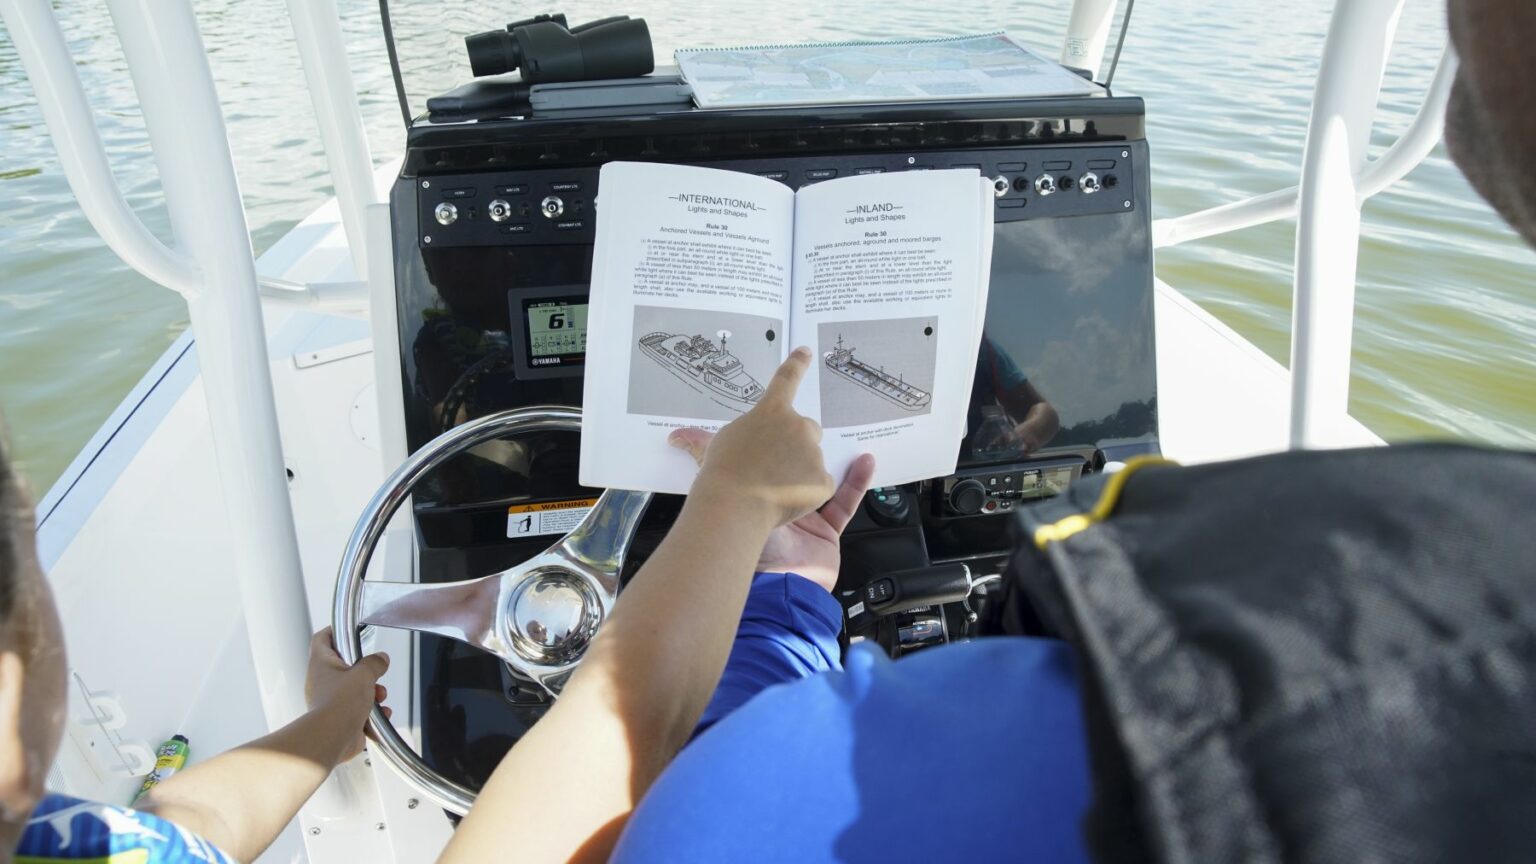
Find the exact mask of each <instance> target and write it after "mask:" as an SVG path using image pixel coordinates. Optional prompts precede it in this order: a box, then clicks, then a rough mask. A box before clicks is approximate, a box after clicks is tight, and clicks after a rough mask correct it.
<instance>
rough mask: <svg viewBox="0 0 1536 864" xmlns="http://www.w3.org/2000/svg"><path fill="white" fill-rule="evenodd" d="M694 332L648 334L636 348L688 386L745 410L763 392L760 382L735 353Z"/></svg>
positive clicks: (733, 407) (737, 408) (734, 407)
mask: <svg viewBox="0 0 1536 864" xmlns="http://www.w3.org/2000/svg"><path fill="white" fill-rule="evenodd" d="M721 342H722V344H721V345H716V344H715V343H714V342H712V341H710V340H709V339H707V338H705V337H703V336H700V335H698V334H693V335H688V336H685V335H682V334H678V333H663V332H660V331H658V332H655V333H649V334H647V335H645V336H643V337H641V339H640V350H641V351H643V352H645V356H647V357H649V358H651V359H652V360H655V361H656V362H657V363H659V364H660V365H661V368H663V369H665V370H667V371H668V372H670V373H672V375H673V376H674V377H676V378H678V379H679V380H681V381H682V382H683V383H685V384H687V385H688V386H690V387H692V388H693V389H695V390H698V391H699V392H701V393H704V394H706V395H708V396H711V397H713V398H714V399H715V401H716V402H719V403H721V404H723V405H725V406H726V407H727V408H731V409H733V410H736V411H746V410H748V409H750V408H751V407H752V406H753V405H756V404H757V400H758V399H759V398H760V397H761V396H762V395H763V385H761V384H759V383H757V379H756V378H753V377H752V376H751V375H749V374H748V373H747V370H746V369H744V368H742V365H741V361H740V360H738V359H736V355H734V354H732V353H731V352H729V351H727V350H725V346H724V344H723V343H724V340H721Z"/></svg>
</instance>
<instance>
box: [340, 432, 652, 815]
mask: <svg viewBox="0 0 1536 864" xmlns="http://www.w3.org/2000/svg"><path fill="white" fill-rule="evenodd" d="M547 431H567V432H579V431H581V412H580V411H579V410H577V409H575V408H565V407H561V406H555V405H540V406H534V407H530V408H519V409H516V410H512V411H503V412H501V413H498V414H491V415H489V416H486V417H481V418H479V419H477V420H472V421H470V422H468V423H465V424H463V425H461V426H456V427H454V428H453V429H450V430H448V431H447V432H444V433H443V434H442V435H439V436H438V437H436V438H434V439H432V440H431V441H430V442H428V443H427V445H426V446H425V447H422V448H421V449H420V450H418V451H416V452H415V453H414V454H412V455H411V457H410V458H408V459H406V460H405V462H404V464H402V465H401V466H400V467H399V468H398V469H396V470H395V473H394V474H391V475H390V477H389V479H388V480H385V481H384V485H383V486H381V487H379V491H378V492H376V493H374V495H373V498H372V499H371V500H370V501H369V502H368V506H367V507H364V508H363V513H362V515H361V516H360V517H358V520H357V527H355V528H353V529H352V536H351V537H350V538H348V539H347V547H346V551H345V552H344V553H343V554H342V556H341V568H340V571H339V572H338V573H337V575H336V598H335V602H334V603H333V609H332V613H331V623H332V625H333V627H334V629H335V634H336V651H337V653H338V654H340V655H341V659H342V660H344V661H346V662H347V663H349V664H350V663H356V662H357V661H358V659H359V658H361V657H362V654H363V646H362V637H361V635H360V633H359V629H360V628H361V627H362V625H365V624H370V625H374V626H377V627H397V628H401V629H405V630H416V631H419V632H422V633H433V634H436V635H438V636H448V637H451V638H453V639H457V640H459V641H461V642H465V643H467V644H469V645H473V646H475V647H476V648H479V649H481V650H482V651H486V652H488V653H490V654H493V655H495V656H496V657H499V658H500V659H501V660H503V661H504V662H505V663H506V664H507V665H508V666H509V667H511V669H512V671H513V672H514V673H515V674H517V675H518V676H520V677H522V678H524V679H527V680H530V681H533V682H535V683H537V684H538V685H539V686H541V687H543V688H544V689H545V690H547V691H548V692H549V693H550V695H551V696H558V695H559V691H560V688H561V687H562V686H563V685H564V683H565V681H566V679H567V678H569V677H570V673H571V672H573V671H574V670H575V668H576V666H577V664H579V663H580V662H581V658H582V656H583V654H585V652H586V650H587V646H588V645H589V644H590V643H591V641H592V637H593V636H594V635H596V633H597V630H598V628H599V627H600V626H602V623H603V620H604V619H605V618H606V617H607V616H608V613H609V611H610V610H611V609H612V608H613V602H614V600H615V598H617V596H618V593H619V571H620V570H621V569H622V568H623V566H624V555H625V553H626V552H627V551H628V550H629V544H630V541H631V540H633V539H634V536H635V529H636V528H637V527H638V526H639V524H640V517H641V516H642V515H643V514H644V513H645V508H646V505H647V504H649V503H650V500H651V493H649V492H625V491H619V490H613V489H610V490H608V491H606V492H604V493H603V494H602V497H600V498H598V499H597V504H596V506H594V507H593V508H592V510H591V511H590V512H588V513H587V515H586V518H584V519H582V520H581V523H580V524H578V525H577V526H576V527H575V528H573V529H571V532H570V533H569V534H566V535H565V536H564V537H562V538H560V540H559V541H558V542H556V543H555V544H554V545H553V546H550V547H549V548H548V549H545V550H544V551H543V552H541V553H539V554H538V555H535V556H533V557H532V558H530V559H528V560H527V561H524V562H523V563H521V564H518V565H516V566H514V567H510V568H508V569H506V570H503V571H501V572H500V573H492V574H490V575H489V576H482V577H480V578H479V579H470V580H468V581H464V582H444V583H416V582H375V581H370V580H366V579H364V578H363V577H364V575H365V574H366V573H367V572H368V562H369V560H370V559H371V558H372V557H373V550H374V547H376V546H377V545H378V542H379V538H380V537H381V536H383V534H384V529H385V527H386V526H388V525H389V521H390V519H391V517H393V516H394V515H395V511H396V510H398V509H399V508H400V505H401V503H402V502H404V501H405V500H406V498H407V497H408V496H409V495H410V494H411V490H412V489H414V488H415V487H416V484H417V483H418V482H420V481H421V479H422V478H423V477H425V476H426V475H427V474H428V473H429V472H430V471H432V470H433V469H435V468H437V467H438V466H440V465H442V464H443V463H444V462H447V461H448V460H449V459H452V458H453V457H454V456H457V455H458V454H460V453H462V452H464V451H465V450H467V449H469V448H470V447H474V446H475V445H477V444H483V443H485V442H487V441H492V440H495V439H498V438H502V437H505V436H510V435H514V434H521V433H528V432H547ZM368 728H369V730H370V731H372V732H373V737H374V739H375V741H376V744H375V747H374V749H375V750H376V751H377V752H378V753H380V754H381V755H383V757H384V760H385V761H386V762H388V763H389V765H390V767H392V768H394V769H395V770H396V771H398V772H399V773H400V775H401V776H402V777H403V778H405V781H406V782H407V783H410V784H411V785H412V786H414V787H415V788H416V789H418V790H420V791H421V793H422V794H424V795H426V796H427V797H429V798H431V799H432V800H433V801H436V802H437V803H438V804H440V805H442V806H443V807H444V808H446V809H448V810H451V811H453V812H455V813H458V814H459V815H461V816H462V815H464V814H465V813H468V812H469V808H470V806H471V805H473V804H474V803H475V793H474V792H473V791H472V790H470V789H468V788H467V787H465V786H463V785H462V784H460V783H456V782H454V781H453V780H450V779H448V778H447V777H444V776H443V775H441V774H440V773H438V772H437V771H435V770H433V769H432V768H431V767H429V766H428V765H427V764H426V763H425V762H424V761H423V760H422V758H421V757H420V756H419V755H417V754H416V752H415V751H413V750H412V749H411V748H410V746H409V745H408V744H406V743H405V740H404V739H403V738H401V737H400V733H398V732H396V731H395V727H394V726H393V725H391V724H390V722H389V721H388V720H386V719H385V718H384V712H383V711H382V710H381V709H380V708H379V707H378V706H374V708H373V711H372V713H370V714H369V715H368Z"/></svg>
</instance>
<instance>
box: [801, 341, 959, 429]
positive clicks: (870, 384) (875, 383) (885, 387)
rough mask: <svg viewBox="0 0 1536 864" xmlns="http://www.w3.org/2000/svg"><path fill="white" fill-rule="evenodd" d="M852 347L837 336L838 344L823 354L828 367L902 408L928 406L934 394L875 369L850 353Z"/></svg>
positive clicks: (917, 409) (910, 408) (882, 370)
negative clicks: (844, 343) (845, 344)
mask: <svg viewBox="0 0 1536 864" xmlns="http://www.w3.org/2000/svg"><path fill="white" fill-rule="evenodd" d="M855 350H857V349H854V348H844V347H843V337H842V335H841V334H839V335H838V337H837V347H836V348H834V349H832V350H831V351H828V352H827V353H826V354H824V355H822V357H823V360H824V361H825V363H826V364H827V368H828V369H830V370H832V371H833V372H835V373H837V374H838V375H841V376H842V377H844V378H846V379H848V380H849V381H852V382H853V383H854V384H857V385H858V386H860V387H862V388H864V389H865V390H868V391H869V392H871V393H873V394H875V395H876V396H879V397H880V398H882V399H885V400H886V401H888V402H893V403H895V404H896V405H897V406H898V407H900V408H901V409H902V410H905V411H919V410H922V409H923V408H926V407H928V403H929V402H930V401H932V399H933V394H931V393H929V392H928V391H927V390H924V389H922V388H921V387H914V386H912V385H911V384H908V383H907V382H905V381H903V380H901V377H900V376H899V375H892V374H890V373H889V372H886V371H885V370H884V369H876V368H875V367H873V366H870V365H869V364H868V363H865V362H864V361H862V360H860V359H858V358H857V357H854V356H853V352H854V351H855Z"/></svg>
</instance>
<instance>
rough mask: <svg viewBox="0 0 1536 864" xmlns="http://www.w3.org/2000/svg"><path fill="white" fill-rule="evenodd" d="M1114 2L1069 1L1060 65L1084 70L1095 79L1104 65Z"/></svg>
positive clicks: (1113, 15)
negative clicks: (1070, 8)
mask: <svg viewBox="0 0 1536 864" xmlns="http://www.w3.org/2000/svg"><path fill="white" fill-rule="evenodd" d="M1116 5H1118V0H1073V3H1072V17H1071V18H1070V19H1068V21H1067V38H1066V39H1065V40H1064V41H1063V42H1062V44H1061V64H1062V65H1063V66H1071V67H1073V68H1076V69H1087V70H1088V71H1089V72H1090V73H1091V77H1092V78H1093V80H1095V81H1097V80H1099V69H1100V67H1101V66H1102V65H1103V64H1104V46H1106V45H1107V44H1109V28H1110V26H1111V25H1112V24H1113V23H1114V19H1115V6H1116Z"/></svg>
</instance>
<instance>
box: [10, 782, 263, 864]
mask: <svg viewBox="0 0 1536 864" xmlns="http://www.w3.org/2000/svg"><path fill="white" fill-rule="evenodd" d="M53 861H92V862H97V864H194V862H205V864H233V862H234V859H233V858H230V857H229V856H228V855H225V854H224V853H223V852H221V851H219V850H218V849H217V848H216V847H214V845H213V844H212V843H209V842H208V841H207V840H204V839H202V838H201V837H198V836H196V835H194V834H192V833H190V832H188V831H185V830H182V829H181V828H179V827H177V826H176V825H175V824H174V823H171V822H167V821H166V820H164V819H161V818H160V817H159V816H155V815H152V814H149V813H140V812H138V811H135V810H129V809H127V808H124V807H113V806H111V805H109V804H97V803H95V802H91V801H82V800H80V799H79V798H71V797H69V796H67V795H54V794H50V795H47V796H45V797H44V798H43V800H42V803H40V804H38V805H37V809H36V810H33V811H32V817H31V818H30V819H28V820H27V827H26V828H25V829H23V830H22V833H21V843H20V845H18V846H17V847H16V864H42V862H53Z"/></svg>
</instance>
